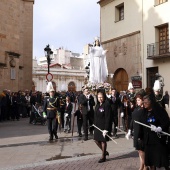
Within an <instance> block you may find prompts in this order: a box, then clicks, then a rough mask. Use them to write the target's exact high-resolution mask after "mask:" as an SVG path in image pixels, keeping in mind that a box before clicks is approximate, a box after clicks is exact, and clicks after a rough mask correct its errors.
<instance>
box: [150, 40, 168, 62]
mask: <svg viewBox="0 0 170 170" xmlns="http://www.w3.org/2000/svg"><path fill="white" fill-rule="evenodd" d="M168 57H170V51H169V40H164V41H160V42H156V43H152V44H148V45H147V59H150V60H155V59H161V58H168Z"/></svg>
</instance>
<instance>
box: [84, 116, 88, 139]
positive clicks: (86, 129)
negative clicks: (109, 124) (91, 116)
mask: <svg viewBox="0 0 170 170" xmlns="http://www.w3.org/2000/svg"><path fill="white" fill-rule="evenodd" d="M83 130H84V136H85V138H88V114H83Z"/></svg>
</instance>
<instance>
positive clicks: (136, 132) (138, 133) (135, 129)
mask: <svg viewBox="0 0 170 170" xmlns="http://www.w3.org/2000/svg"><path fill="white" fill-rule="evenodd" d="M135 98H136V104H137V106H136V107H135V109H134V111H133V112H132V120H131V124H130V129H129V130H128V133H127V135H126V138H127V139H129V137H130V136H131V134H133V146H134V148H135V149H136V150H137V151H138V153H139V159H140V168H139V169H140V170H145V169H147V168H146V167H145V153H144V144H143V131H142V126H141V125H139V124H137V123H135V121H138V122H141V121H142V118H143V116H144V109H143V96H142V95H141V94H137V95H136V97H135Z"/></svg>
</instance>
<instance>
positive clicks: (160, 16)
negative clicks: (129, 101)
mask: <svg viewBox="0 0 170 170" xmlns="http://www.w3.org/2000/svg"><path fill="white" fill-rule="evenodd" d="M154 3H155V2H154V0H152V1H147V0H144V5H143V13H144V18H143V33H144V34H143V36H144V42H143V44H144V55H143V57H144V62H143V63H144V65H143V66H144V68H143V72H144V87H145V86H146V85H147V81H146V68H149V67H158V71H159V73H160V74H161V75H162V76H163V77H164V80H165V87H164V89H165V90H168V91H170V79H169V78H168V77H169V75H168V73H169V72H170V67H169V66H170V58H162V59H156V60H148V59H147V44H151V43H155V42H158V41H159V40H158V35H157V32H156V31H155V27H156V26H160V25H163V24H166V23H168V24H170V17H169V15H168V14H169V9H170V1H168V2H165V3H163V4H160V5H157V6H154ZM169 26H170V25H169Z"/></svg>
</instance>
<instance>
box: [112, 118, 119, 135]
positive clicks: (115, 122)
mask: <svg viewBox="0 0 170 170" xmlns="http://www.w3.org/2000/svg"><path fill="white" fill-rule="evenodd" d="M113 124H114V128H113V135H115V134H116V133H117V129H116V127H117V126H118V116H116V117H113Z"/></svg>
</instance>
